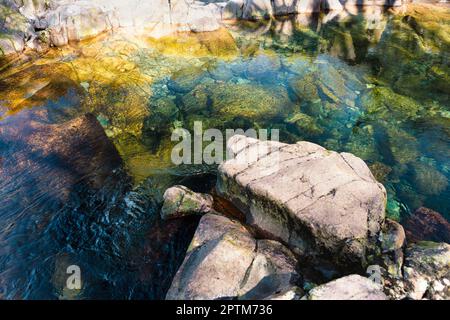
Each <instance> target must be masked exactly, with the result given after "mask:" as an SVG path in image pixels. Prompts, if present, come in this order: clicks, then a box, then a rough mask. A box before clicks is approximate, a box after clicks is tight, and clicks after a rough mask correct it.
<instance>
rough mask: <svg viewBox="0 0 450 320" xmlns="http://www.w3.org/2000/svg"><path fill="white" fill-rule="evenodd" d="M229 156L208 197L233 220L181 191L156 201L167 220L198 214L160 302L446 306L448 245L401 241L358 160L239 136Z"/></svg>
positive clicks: (379, 190) (379, 189)
mask: <svg viewBox="0 0 450 320" xmlns="http://www.w3.org/2000/svg"><path fill="white" fill-rule="evenodd" d="M228 148H229V151H230V152H232V154H234V159H232V160H228V161H226V162H225V163H223V164H222V165H221V166H220V167H219V174H218V181H217V188H216V190H217V192H218V194H219V195H220V196H221V197H223V198H226V199H228V201H230V202H231V203H232V204H233V205H235V206H236V207H237V208H239V209H240V210H241V212H242V215H241V216H240V218H236V216H235V217H230V216H229V215H228V216H227V214H224V213H221V212H219V211H217V210H215V209H214V205H213V204H212V203H211V197H208V196H207V195H199V194H195V193H193V192H192V191H190V190H189V189H187V188H185V187H182V186H176V187H173V188H171V189H169V190H168V191H167V192H166V193H165V195H164V198H165V199H164V206H163V208H165V209H163V211H162V213H161V214H162V217H163V218H165V219H173V218H180V217H181V216H189V215H191V214H197V215H198V214H204V216H203V217H202V218H201V220H200V223H199V226H198V227H197V231H196V233H195V235H194V238H193V239H192V241H191V244H190V246H189V249H188V250H187V253H186V257H185V259H184V262H183V264H182V265H181V267H180V269H179V270H178V272H177V275H176V276H175V278H174V280H173V282H172V286H171V288H170V289H169V291H168V293H167V297H166V298H167V299H310V300H322V299H333V300H334V299H338V300H339V299H369V300H386V299H404V298H410V299H449V298H450V278H449V277H450V245H449V244H447V243H434V242H426V241H418V242H417V239H411V240H415V241H409V239H408V241H407V239H406V237H405V231H404V229H403V227H402V226H401V225H400V224H398V223H396V222H394V221H392V220H389V219H385V215H384V214H385V205H386V192H385V190H384V187H383V186H382V185H381V184H379V183H378V182H377V181H376V180H375V178H374V177H373V175H372V173H371V172H370V170H369V168H368V167H367V165H366V164H365V163H364V162H363V161H362V160H361V159H359V158H357V157H355V156H353V155H352V154H348V153H341V154H339V153H336V152H333V151H329V150H326V149H324V148H322V147H320V146H318V145H315V144H312V143H308V142H299V143H297V144H295V145H287V144H281V143H276V142H262V141H258V140H256V139H252V138H247V137H244V136H234V137H233V138H231V139H230V140H229V142H228ZM174 203H175V204H176V205H174ZM169 208H170V211H172V212H171V213H169V212H168V210H169ZM352 272H353V274H351V275H349V274H350V273H352Z"/></svg>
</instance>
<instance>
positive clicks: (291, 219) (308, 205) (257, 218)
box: [217, 135, 386, 268]
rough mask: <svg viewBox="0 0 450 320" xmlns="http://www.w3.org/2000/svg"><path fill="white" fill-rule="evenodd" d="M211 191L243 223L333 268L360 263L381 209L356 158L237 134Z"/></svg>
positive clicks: (379, 194) (373, 184)
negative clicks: (242, 215) (229, 204)
mask: <svg viewBox="0 0 450 320" xmlns="http://www.w3.org/2000/svg"><path fill="white" fill-rule="evenodd" d="M227 148H228V152H229V153H230V154H232V155H234V158H233V159H231V160H228V161H226V162H224V163H223V164H222V165H221V166H220V167H219V175H218V182H217V191H218V192H219V194H221V195H222V196H223V197H225V198H227V199H228V200H230V201H231V202H233V203H234V205H236V206H237V207H238V208H239V209H240V210H241V211H242V212H244V213H245V214H246V223H248V224H250V225H252V226H254V227H257V228H258V229H259V230H262V231H263V232H265V233H266V234H268V235H269V236H270V237H271V238H274V239H280V240H281V241H282V242H284V243H286V244H287V245H288V246H289V247H290V248H291V249H292V250H293V251H294V252H295V253H296V254H299V255H301V256H304V257H309V258H312V260H314V261H316V262H318V261H322V263H323V262H324V261H328V262H330V264H332V265H335V266H338V267H339V266H340V267H350V268H352V267H360V266H363V265H364V264H365V256H366V254H367V251H368V249H370V247H371V246H372V245H373V244H374V243H375V241H376V237H377V235H378V234H379V231H380V228H381V224H382V222H383V220H384V216H385V205H386V191H385V189H384V187H383V186H382V185H381V184H380V183H378V182H377V181H376V180H375V178H374V177H373V175H372V173H371V172H370V170H369V168H368V167H367V165H366V164H365V163H364V161H362V160H361V159H359V158H357V157H355V156H354V155H352V154H349V153H337V152H333V151H328V150H326V149H324V148H323V147H321V146H319V145H316V144H313V143H309V142H298V143H297V144H292V145H288V144H283V143H279V142H273V141H259V140H257V139H253V138H249V137H245V136H240V135H236V136H234V137H232V138H231V139H230V140H229V141H228V144H227Z"/></svg>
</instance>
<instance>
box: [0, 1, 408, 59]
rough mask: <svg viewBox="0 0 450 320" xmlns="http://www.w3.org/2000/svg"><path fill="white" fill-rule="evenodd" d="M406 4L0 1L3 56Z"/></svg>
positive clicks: (1, 48) (388, 2)
mask: <svg viewBox="0 0 450 320" xmlns="http://www.w3.org/2000/svg"><path fill="white" fill-rule="evenodd" d="M406 2H408V1H406V0H392V1H387V2H386V1H378V0H373V1H363V2H361V1H346V0H300V1H293V0H291V1H270V0H230V1H226V0H224V1H211V0H201V1H194V0H172V1H167V0H149V1H141V0H128V1H123V0H98V1H95V2H91V1H84V0H1V1H0V53H1V55H11V54H14V53H20V52H22V51H23V50H25V49H26V48H30V49H34V50H44V49H45V48H46V47H48V46H58V47H59V46H64V45H67V44H68V43H69V42H74V41H81V40H84V39H88V38H92V37H95V36H98V35H100V34H102V33H104V32H112V31H115V32H116V31H118V30H122V31H124V30H128V32H131V33H132V34H133V35H136V34H145V35H146V36H149V37H156V38H158V37H161V36H165V35H168V34H172V33H176V32H185V31H192V32H208V31H215V30H218V29H219V28H220V27H221V24H222V23H223V22H224V21H227V20H237V19H238V20H259V19H272V18H274V17H280V16H286V15H292V14H302V13H318V12H320V11H322V10H331V11H334V12H336V14H337V13H339V12H346V11H347V8H350V7H356V6H385V7H398V6H401V5H402V4H404V3H406Z"/></svg>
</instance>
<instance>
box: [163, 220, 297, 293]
mask: <svg viewBox="0 0 450 320" xmlns="http://www.w3.org/2000/svg"><path fill="white" fill-rule="evenodd" d="M296 264H297V261H296V259H295V257H294V256H293V254H292V253H291V252H290V251H289V249H287V248H286V247H284V246H283V245H282V244H280V243H278V242H276V241H271V240H256V239H254V238H253V236H252V235H251V234H250V233H249V231H247V229H246V228H245V227H244V226H243V225H242V224H240V223H239V222H236V221H233V220H230V219H228V218H226V217H224V216H220V215H216V214H206V215H204V216H203V217H202V219H201V220H200V224H199V226H198V228H197V231H196V232H195V235H194V238H193V239H192V242H191V245H190V247H189V249H188V251H187V254H186V257H185V259H184V262H183V263H182V265H181V267H180V268H179V269H178V272H177V274H176V276H175V278H174V280H173V281H172V286H171V287H170V289H169V291H168V293H167V296H166V299H168V300H182V299H187V300H191V299H224V298H245V299H263V298H266V297H270V296H272V295H276V294H278V293H280V292H281V291H282V289H285V288H287V287H291V286H293V285H295V284H296V282H297V281H299V279H300V275H299V274H298V273H297V272H296V271H295V268H296Z"/></svg>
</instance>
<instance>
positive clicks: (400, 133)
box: [0, 11, 450, 298]
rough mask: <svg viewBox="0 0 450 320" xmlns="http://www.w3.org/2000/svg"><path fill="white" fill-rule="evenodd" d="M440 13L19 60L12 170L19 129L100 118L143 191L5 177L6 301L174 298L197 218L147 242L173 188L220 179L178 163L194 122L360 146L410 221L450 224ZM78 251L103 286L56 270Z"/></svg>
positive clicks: (0, 273)
mask: <svg viewBox="0 0 450 320" xmlns="http://www.w3.org/2000/svg"><path fill="white" fill-rule="evenodd" d="M421 19H422V20H421ZM427 19H428V20H427ZM433 19H438V18H436V17H435V16H434V17H433ZM439 19H442V21H440V22H439V23H440V27H439V28H438V29H436V26H435V25H434V24H433V21H431V22H430V19H429V17H427V16H426V15H424V14H422V15H421V17H420V18H419V17H418V16H416V15H414V14H413V13H409V14H407V15H406V17H405V16H394V15H389V14H387V13H382V12H378V11H373V12H359V13H358V12H356V13H355V14H354V15H348V16H347V17H334V18H333V19H332V17H331V16H324V15H321V16H298V17H291V18H289V19H283V20H279V21H273V22H270V23H268V22H265V23H242V24H239V25H234V26H230V27H229V29H230V31H231V35H232V36H231V35H230V34H229V33H228V32H225V31H220V32H217V33H211V34H197V35H180V36H178V37H168V38H163V39H160V40H158V41H157V40H152V39H145V38H133V37H128V36H121V35H105V36H104V37H103V38H100V39H95V40H93V41H90V42H85V43H81V44H78V45H74V46H72V47H68V48H64V49H61V50H56V49H55V50H52V51H50V52H49V53H47V54H45V55H42V56H35V57H31V58H30V60H29V61H21V62H20V63H19V62H17V63H15V64H12V65H11V66H7V65H6V66H5V67H3V68H2V71H1V74H0V90H1V91H0V115H1V117H2V118H1V120H0V129H1V130H2V131H1V132H2V136H1V138H0V148H1V149H0V152H1V161H2V162H0V163H2V164H3V166H5V167H6V165H7V164H8V161H9V159H14V155H15V154H16V153H17V152H20V151H21V145H20V143H19V142H17V141H15V140H14V139H8V138H7V137H6V136H7V135H6V134H5V132H11V131H17V132H22V131H23V132H26V131H27V130H29V129H28V128H29V127H30V126H31V124H32V123H34V122H37V123H42V124H55V123H62V122H64V121H67V120H70V119H72V118H75V117H77V116H79V115H81V114H84V113H85V112H93V113H94V115H95V116H96V117H97V119H98V120H99V121H100V123H101V124H102V126H103V127H104V129H105V131H106V133H107V135H108V136H109V137H110V138H111V140H112V141H113V142H114V144H115V145H116V147H117V149H118V150H119V152H120V154H121V156H122V158H123V159H124V162H125V165H126V170H127V173H128V174H129V175H130V176H131V177H132V179H133V181H134V183H133V185H134V187H133V186H132V185H128V184H124V185H121V184H119V185H118V184H117V183H116V182H114V183H112V182H108V181H107V182H105V186H104V189H103V190H102V192H100V195H99V194H94V195H92V194H86V193H84V192H83V190H77V192H74V194H76V195H77V196H76V197H74V198H73V199H72V198H71V201H69V202H67V203H65V204H64V205H63V206H61V204H60V201H57V200H56V199H55V197H54V194H58V190H35V189H34V188H32V187H30V185H31V186H32V185H34V184H35V183H36V181H38V180H39V179H40V177H39V172H37V173H33V175H31V173H30V172H26V171H25V172H22V173H20V174H19V175H18V176H14V180H8V177H7V178H6V180H5V181H4V182H3V183H2V185H1V189H0V197H1V199H3V200H1V202H0V203H1V207H0V221H1V229H0V242H1V246H0V247H1V249H0V250H1V255H0V256H1V258H0V288H1V292H0V295H1V296H3V297H6V298H14V297H23V298H57V297H66V298H71V297H72V298H155V297H156V298H157V297H162V296H163V292H164V290H165V288H166V287H167V285H168V283H170V273H171V272H174V271H175V270H176V268H177V263H179V262H178V260H177V259H176V258H175V257H174V256H176V255H177V253H178V255H179V252H183V250H184V249H185V248H184V247H183V246H184V245H185V244H184V243H185V242H186V239H185V238H187V239H188V238H189V232H188V231H189V230H187V229H189V228H188V227H187V228H186V230H187V231H186V233H185V234H184V235H180V238H178V240H179V248H171V249H169V250H167V248H165V247H164V246H159V247H158V246H156V247H155V246H149V245H148V242H152V241H154V237H156V238H158V237H159V238H161V236H160V235H158V230H164V228H167V226H161V228H159V229H158V228H154V226H155V225H157V224H158V223H160V222H159V221H158V219H157V213H158V206H159V203H158V202H159V200H160V198H161V193H162V192H163V191H164V189H165V188H166V187H167V186H170V185H172V184H175V183H177V182H180V181H181V182H183V183H186V184H188V185H189V186H190V187H192V188H194V189H196V190H203V191H207V190H209V189H210V188H211V187H212V186H213V185H214V177H213V175H211V174H209V173H210V172H211V170H213V169H211V168H209V167H207V168H203V167H201V166H200V167H190V166H187V167H182V168H174V167H173V165H172V164H171V161H170V152H171V148H172V146H173V144H172V143H171V142H170V132H171V130H172V129H173V128H176V127H184V128H188V129H191V128H192V125H193V122H194V121H202V122H203V129H207V128H219V129H228V128H234V129H236V128H242V129H248V128H267V129H270V128H278V129H280V138H281V140H282V141H285V142H290V143H292V142H295V141H298V140H308V141H312V142H316V143H319V144H321V145H323V146H325V147H327V148H329V149H332V150H337V151H347V152H352V153H354V154H356V155H357V156H359V157H361V158H363V159H364V160H365V161H366V162H367V163H368V164H369V165H370V167H371V169H372V171H373V172H374V174H375V175H376V177H377V178H378V179H379V180H380V181H381V182H382V183H383V184H384V185H385V186H386V188H387V190H388V194H389V203H388V214H389V216H390V217H392V218H395V219H397V220H402V219H404V218H406V217H407V216H408V215H409V214H411V212H413V211H414V210H415V209H416V208H418V207H420V206H422V205H423V206H426V207H429V208H431V209H434V210H436V211H439V212H440V213H441V214H443V215H444V216H445V217H446V218H447V219H449V218H450V188H449V185H448V180H449V177H450V173H449V170H450V160H449V159H450V157H449V153H450V151H449V146H450V108H449V107H450V103H449V91H450V81H449V52H450V51H449V50H448V49H449V42H448V34H446V33H445V32H444V33H443V34H442V32H438V31H439V30H441V29H442V30H448V24H449V23H450V19H449V15H448V12H445V11H443V12H442V14H441V16H439ZM326 20H329V21H327V22H326V23H325V21H326ZM446 28H447V29H446ZM436 30H438V31H436ZM9 165H10V164H9ZM54 165H55V164H54V163H52V162H50V163H48V164H46V166H45V168H47V169H49V170H51V169H52V166H54ZM43 174H44V173H43ZM17 177H19V178H17ZM10 178H13V177H10ZM83 187H84V186H83V185H80V186H78V188H80V189H83ZM133 188H135V189H133ZM130 190H132V191H130ZM130 197H131V198H132V201H131V200H130ZM99 199H100V200H99ZM135 203H138V204H139V205H133V204H135ZM130 213H131V214H130ZM190 223H191V224H192V226H191V227H190V228H191V229H192V228H193V226H195V221H192V222H190ZM162 233H164V232H162ZM149 239H150V240H149ZM187 241H188V240H187ZM155 242H156V241H155ZM167 246H169V247H170V246H174V244H173V243H172V244H167ZM175 246H176V245H175ZM159 250H160V251H161V252H166V251H168V252H169V253H168V254H167V255H168V256H170V255H172V256H171V257H169V258H167V259H168V260H165V261H170V262H171V263H172V265H171V266H170V268H167V266H166V267H165V268H166V269H164V270H168V271H167V272H166V271H165V273H164V274H158V272H155V270H154V269H155V267H154V266H153V264H152V261H153V258H154V256H155V255H156V254H157V253H158V252H159ZM165 250H166V251H165ZM67 261H72V262H73V261H74V262H73V263H79V264H81V265H83V266H84V267H85V268H86V269H87V271H86V274H87V275H86V284H89V285H87V287H86V289H84V290H83V291H82V292H78V293H77V294H75V295H74V296H73V293H72V295H71V294H70V293H67V292H64V291H62V290H61V283H60V282H61V280H60V277H61V276H60V272H61V271H60V267H58V266H59V265H64V263H65V262H67Z"/></svg>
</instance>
